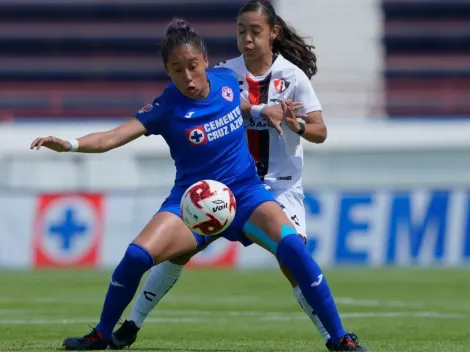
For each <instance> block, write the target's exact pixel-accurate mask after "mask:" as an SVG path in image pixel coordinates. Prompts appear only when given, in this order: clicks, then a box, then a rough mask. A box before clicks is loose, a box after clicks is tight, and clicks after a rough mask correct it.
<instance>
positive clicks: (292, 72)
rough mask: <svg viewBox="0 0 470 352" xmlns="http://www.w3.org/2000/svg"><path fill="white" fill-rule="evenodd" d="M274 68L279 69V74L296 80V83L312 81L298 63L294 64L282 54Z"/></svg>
mask: <svg viewBox="0 0 470 352" xmlns="http://www.w3.org/2000/svg"><path fill="white" fill-rule="evenodd" d="M273 69H274V70H273V71H277V75H280V76H282V77H284V78H289V79H290V80H292V81H294V82H295V85H298V84H300V83H302V82H305V81H310V80H309V79H308V77H307V75H306V74H305V72H304V71H302V70H301V69H300V68H299V67H298V66H297V65H294V64H293V63H292V62H290V61H289V60H287V59H286V58H285V57H283V56H282V55H279V57H278V58H277V60H276V63H275V65H274V66H273Z"/></svg>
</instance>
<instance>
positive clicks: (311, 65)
mask: <svg viewBox="0 0 470 352" xmlns="http://www.w3.org/2000/svg"><path fill="white" fill-rule="evenodd" d="M276 24H277V25H278V26H279V29H280V31H279V35H278V37H277V38H276V39H274V42H273V51H274V52H278V53H280V54H281V55H282V56H284V57H285V58H286V60H289V61H290V62H292V63H293V64H294V65H296V66H297V67H298V68H300V69H301V70H302V71H303V72H304V73H305V74H306V75H307V77H308V78H309V79H310V78H312V77H313V76H314V75H315V74H316V73H317V71H318V69H317V56H316V55H315V52H314V51H313V49H315V47H314V46H313V45H310V44H308V43H306V41H305V38H302V37H300V36H299V35H298V34H297V33H296V31H295V30H294V29H293V28H292V27H290V26H289V25H288V24H287V23H286V22H285V21H284V20H283V19H282V18H281V17H279V16H278V15H276Z"/></svg>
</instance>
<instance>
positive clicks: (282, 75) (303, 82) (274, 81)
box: [111, 0, 362, 351]
mask: <svg viewBox="0 0 470 352" xmlns="http://www.w3.org/2000/svg"><path fill="white" fill-rule="evenodd" d="M266 28H267V29H268V30H266ZM269 29H271V30H269ZM237 37H238V47H239V50H240V52H241V53H242V55H241V56H239V57H237V58H234V59H232V60H228V61H225V62H222V63H219V64H218V65H216V66H222V67H227V68H230V69H232V70H233V71H235V72H236V74H237V76H238V80H239V84H240V92H241V97H242V100H244V101H246V102H249V103H250V104H252V108H251V115H252V116H250V117H248V118H247V119H245V126H246V132H247V138H248V144H249V147H250V152H251V154H252V156H253V157H254V159H255V161H256V166H257V169H258V175H259V177H260V178H261V179H263V180H264V182H265V183H266V186H267V187H269V188H270V190H271V191H272V192H273V193H274V195H275V197H276V200H277V201H278V202H279V203H280V204H281V206H282V208H283V210H284V212H285V213H286V214H287V215H288V216H289V218H290V219H291V220H292V222H293V224H294V225H295V226H296V230H297V231H298V233H299V234H301V235H303V236H306V224H305V208H304V204H303V199H304V193H303V189H302V171H303V165H304V163H303V148H302V143H301V139H302V138H303V139H305V140H307V141H309V142H313V143H323V142H324V141H325V139H326V135H327V131H326V127H325V124H324V123H323V119H322V112H321V110H322V108H321V104H320V102H319V100H318V98H317V96H316V94H315V92H314V90H313V88H312V85H311V83H310V78H311V77H312V76H313V75H314V74H315V73H316V71H317V68H316V57H315V54H314V53H313V51H312V49H313V46H309V45H307V44H306V43H305V41H304V40H303V39H302V38H301V37H299V36H298V35H297V34H295V32H294V31H293V30H292V29H291V28H290V27H288V26H287V25H286V23H285V22H284V21H283V20H282V19H281V18H280V17H279V16H277V15H276V14H275V11H274V9H273V7H272V6H271V5H270V4H269V3H267V2H264V1H260V0H256V1H250V2H249V3H248V4H246V5H245V6H243V7H242V9H241V11H240V13H239V16H238V36H237ZM286 101H287V103H286ZM291 102H296V103H297V106H298V104H301V105H302V106H303V109H301V110H298V111H296V113H297V115H294V112H293V110H294V109H293V108H292V107H293V104H294V103H291ZM280 113H282V114H283V116H284V121H283V123H281V125H280V128H279V126H275V125H274V124H270V123H268V122H267V121H266V119H265V118H267V117H269V120H270V121H276V120H277V119H276V115H279V114H280ZM299 117H300V118H301V119H302V120H303V121H299ZM200 249H202V248H200ZM200 249H198V250H197V251H196V252H193V253H190V254H188V255H187V256H184V257H180V258H177V259H175V260H172V261H167V262H164V263H162V264H159V265H157V266H156V267H154V268H152V270H151V271H150V274H149V276H148V277H147V280H146V282H145V284H144V287H143V289H142V291H141V293H140V295H139V298H138V300H137V302H136V304H135V305H134V307H133V310H132V312H131V314H130V316H129V318H128V319H127V320H126V321H125V322H124V323H123V325H122V327H121V328H120V329H119V330H117V331H116V332H115V333H114V335H113V341H114V346H115V347H116V348H122V347H124V346H130V345H131V344H132V343H133V342H134V341H135V340H136V337H137V332H138V331H139V329H140V327H141V326H142V324H143V322H144V320H145V318H146V317H147V315H148V314H149V313H150V311H151V310H152V309H153V308H154V307H155V306H156V304H157V303H158V302H159V301H160V300H161V298H163V296H164V295H165V294H166V293H167V292H168V291H169V290H170V289H171V288H172V286H173V285H174V284H175V283H176V281H177V280H178V278H179V277H180V275H181V272H182V269H183V266H184V264H186V263H187V262H188V261H189V259H190V258H191V257H192V256H193V255H194V254H196V253H197V252H199V250H200ZM281 267H282V266H281ZM283 272H284V274H285V275H286V277H287V278H288V280H289V281H290V282H291V284H292V287H293V291H294V296H295V298H296V299H297V301H298V302H299V303H300V305H301V306H302V308H303V309H304V311H305V313H306V314H307V315H308V316H309V318H310V320H311V321H312V322H313V323H314V324H315V326H316V327H317V329H318V330H319V331H320V333H321V334H322V336H323V338H324V340H325V342H326V346H327V347H328V349H330V350H333V351H361V350H362V349H361V348H362V347H361V346H359V345H358V343H357V337H356V336H355V334H353V333H350V336H351V340H350V341H348V343H347V344H348V345H344V346H333V345H332V343H331V340H329V338H330V336H329V334H328V332H327V331H326V329H325V328H324V327H323V324H322V323H321V321H320V320H319V319H318V317H317V316H316V314H315V312H314V311H313V309H312V308H311V306H310V305H309V304H308V303H307V301H306V300H305V298H304V297H303V295H302V293H301V291H300V289H299V287H298V285H297V283H296V282H295V281H294V279H293V278H292V275H290V273H289V272H288V271H287V270H285V269H284V268H283ZM111 346H113V344H112V345H111Z"/></svg>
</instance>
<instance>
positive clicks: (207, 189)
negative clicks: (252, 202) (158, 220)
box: [180, 180, 237, 236]
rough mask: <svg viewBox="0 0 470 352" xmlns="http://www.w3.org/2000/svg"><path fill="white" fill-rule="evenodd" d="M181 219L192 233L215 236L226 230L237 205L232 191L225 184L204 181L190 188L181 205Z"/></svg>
mask: <svg viewBox="0 0 470 352" xmlns="http://www.w3.org/2000/svg"><path fill="white" fill-rule="evenodd" d="M180 208H181V217H182V218H183V221H184V223H185V224H186V226H188V227H189V228H190V229H191V230H192V231H194V232H196V233H198V234H200V235H204V236H214V235H218V234H220V233H221V232H223V231H224V230H226V229H227V228H228V227H229V226H230V224H231V223H232V221H233V219H234V218H235V212H236V208H237V204H236V201H235V197H234V195H233V193H232V191H231V190H230V189H229V188H228V187H227V186H226V185H224V184H223V183H221V182H218V181H213V180H202V181H199V182H196V183H195V184H193V185H191V186H190V187H188V189H187V190H186V191H185V192H184V194H183V198H181V203H180Z"/></svg>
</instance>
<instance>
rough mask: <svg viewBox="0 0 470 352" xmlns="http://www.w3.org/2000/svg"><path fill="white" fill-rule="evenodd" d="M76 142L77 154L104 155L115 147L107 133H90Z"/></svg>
mask: <svg viewBox="0 0 470 352" xmlns="http://www.w3.org/2000/svg"><path fill="white" fill-rule="evenodd" d="M77 141H78V144H79V146H78V150H77V152H79V153H104V152H107V151H109V150H111V149H114V148H116V147H117V144H116V143H114V142H113V139H112V138H111V137H110V136H109V135H108V133H107V132H97V133H91V134H88V135H86V136H83V137H80V138H78V139H77Z"/></svg>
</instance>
